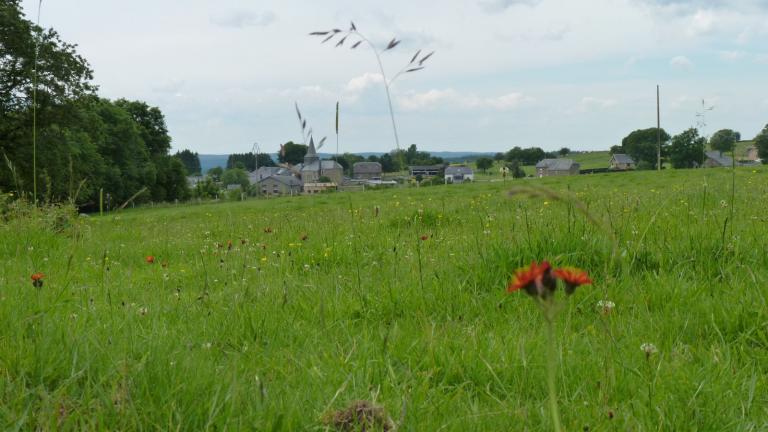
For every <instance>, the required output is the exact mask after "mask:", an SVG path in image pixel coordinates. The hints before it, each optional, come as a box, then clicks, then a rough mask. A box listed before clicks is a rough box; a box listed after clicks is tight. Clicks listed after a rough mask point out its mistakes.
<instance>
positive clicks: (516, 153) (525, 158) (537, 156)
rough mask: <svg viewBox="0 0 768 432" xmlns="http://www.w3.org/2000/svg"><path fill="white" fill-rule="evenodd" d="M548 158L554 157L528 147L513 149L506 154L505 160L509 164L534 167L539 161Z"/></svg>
mask: <svg viewBox="0 0 768 432" xmlns="http://www.w3.org/2000/svg"><path fill="white" fill-rule="evenodd" d="M550 156H551V157H554V155H552V154H548V153H547V152H545V151H544V150H542V149H541V148H539V147H529V148H526V149H522V148H520V147H513V148H512V149H511V150H509V151H508V152H507V154H506V159H507V161H509V162H512V161H519V162H521V163H522V164H523V165H536V163H538V162H539V161H540V160H542V159H545V158H547V157H550Z"/></svg>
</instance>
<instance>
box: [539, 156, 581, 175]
mask: <svg viewBox="0 0 768 432" xmlns="http://www.w3.org/2000/svg"><path fill="white" fill-rule="evenodd" d="M578 174H579V164H578V163H576V162H574V161H573V159H543V160H541V161H540V162H539V163H537V164H536V176H537V177H549V176H564V175H578Z"/></svg>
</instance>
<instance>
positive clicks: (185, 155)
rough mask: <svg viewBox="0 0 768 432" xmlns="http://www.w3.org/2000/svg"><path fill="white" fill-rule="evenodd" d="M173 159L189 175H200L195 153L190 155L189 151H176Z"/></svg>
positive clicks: (200, 170) (197, 158) (198, 159)
mask: <svg viewBox="0 0 768 432" xmlns="http://www.w3.org/2000/svg"><path fill="white" fill-rule="evenodd" d="M173 157H175V158H176V159H178V160H180V161H181V163H182V164H184V168H185V169H186V170H187V173H188V174H189V175H200V173H201V172H202V168H200V156H199V155H198V154H197V152H194V153H192V152H191V151H190V150H182V151H180V152H178V151H177V152H176V154H175V155H173Z"/></svg>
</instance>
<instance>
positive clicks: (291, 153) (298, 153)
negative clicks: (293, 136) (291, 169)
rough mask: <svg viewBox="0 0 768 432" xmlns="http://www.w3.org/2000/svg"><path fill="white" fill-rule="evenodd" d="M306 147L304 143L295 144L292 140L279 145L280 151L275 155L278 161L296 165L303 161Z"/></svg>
mask: <svg viewBox="0 0 768 432" xmlns="http://www.w3.org/2000/svg"><path fill="white" fill-rule="evenodd" d="M307 150H308V147H307V146H305V145H304V144H296V143H294V142H293V141H288V142H287V143H285V144H283V145H282V146H280V153H278V155H277V160H278V161H280V163H287V164H291V165H298V164H300V163H302V162H304V155H306V154H307Z"/></svg>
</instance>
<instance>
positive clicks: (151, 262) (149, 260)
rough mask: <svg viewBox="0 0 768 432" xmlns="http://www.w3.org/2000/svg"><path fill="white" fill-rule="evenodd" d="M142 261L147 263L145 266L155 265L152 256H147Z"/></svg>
mask: <svg viewBox="0 0 768 432" xmlns="http://www.w3.org/2000/svg"><path fill="white" fill-rule="evenodd" d="M144 261H146V262H147V264H154V263H155V257H154V256H152V255H147V257H146V258H144Z"/></svg>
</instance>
